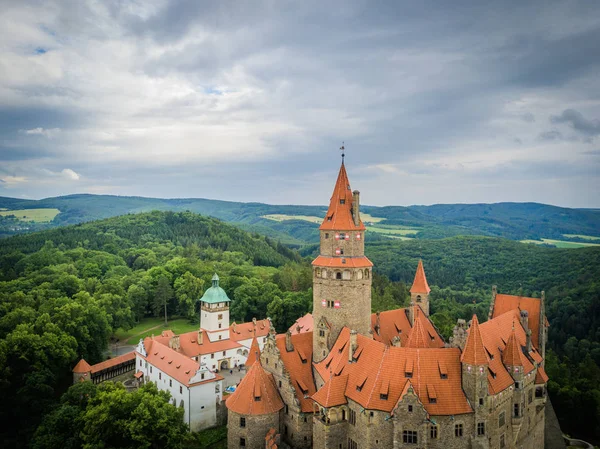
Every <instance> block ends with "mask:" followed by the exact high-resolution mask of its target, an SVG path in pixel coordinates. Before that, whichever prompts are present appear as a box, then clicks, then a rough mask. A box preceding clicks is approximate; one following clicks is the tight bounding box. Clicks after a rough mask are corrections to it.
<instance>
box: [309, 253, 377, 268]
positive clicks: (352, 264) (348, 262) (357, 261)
mask: <svg viewBox="0 0 600 449" xmlns="http://www.w3.org/2000/svg"><path fill="white" fill-rule="evenodd" d="M312 264H313V265H315V266H319V267H330V268H368V267H372V266H373V262H371V261H370V260H369V259H368V258H367V257H366V256H357V257H344V256H337V257H328V256H317V258H316V259H315V260H313V261H312Z"/></svg>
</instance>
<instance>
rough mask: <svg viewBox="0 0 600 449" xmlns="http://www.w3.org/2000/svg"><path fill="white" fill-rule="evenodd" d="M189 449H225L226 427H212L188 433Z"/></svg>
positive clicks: (187, 446) (187, 445)
mask: <svg viewBox="0 0 600 449" xmlns="http://www.w3.org/2000/svg"><path fill="white" fill-rule="evenodd" d="M185 447H186V448H189V449H209V448H210V449H227V426H220V427H213V428H212V429H205V430H201V431H200V432H194V433H190V435H189V442H188V444H186V446H185Z"/></svg>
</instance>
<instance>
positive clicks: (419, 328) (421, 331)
mask: <svg viewBox="0 0 600 449" xmlns="http://www.w3.org/2000/svg"><path fill="white" fill-rule="evenodd" d="M414 307H415V324H414V326H413V327H412V329H411V331H410V334H409V336H408V342H407V343H406V347H407V348H429V341H430V340H431V339H430V338H429V337H428V335H427V331H426V330H425V326H424V325H423V322H422V320H423V315H422V313H421V308H420V307H419V306H414Z"/></svg>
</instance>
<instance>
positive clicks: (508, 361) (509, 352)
mask: <svg viewBox="0 0 600 449" xmlns="http://www.w3.org/2000/svg"><path fill="white" fill-rule="evenodd" d="M523 357H524V355H523V351H522V350H521V345H520V344H519V342H518V341H517V335H516V334H515V326H514V324H513V329H512V332H511V333H510V337H508V341H507V342H506V347H505V348H504V352H503V353H502V363H504V364H505V365H507V366H523V365H524V363H523Z"/></svg>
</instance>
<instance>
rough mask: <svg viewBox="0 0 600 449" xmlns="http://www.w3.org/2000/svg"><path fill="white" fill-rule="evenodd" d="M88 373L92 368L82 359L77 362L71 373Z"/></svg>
mask: <svg viewBox="0 0 600 449" xmlns="http://www.w3.org/2000/svg"><path fill="white" fill-rule="evenodd" d="M90 371H92V367H91V366H90V364H89V363H88V362H86V361H85V360H84V359H81V360H80V361H79V362H77V365H75V368H73V372H74V373H77V374H83V373H89V372H90Z"/></svg>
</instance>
